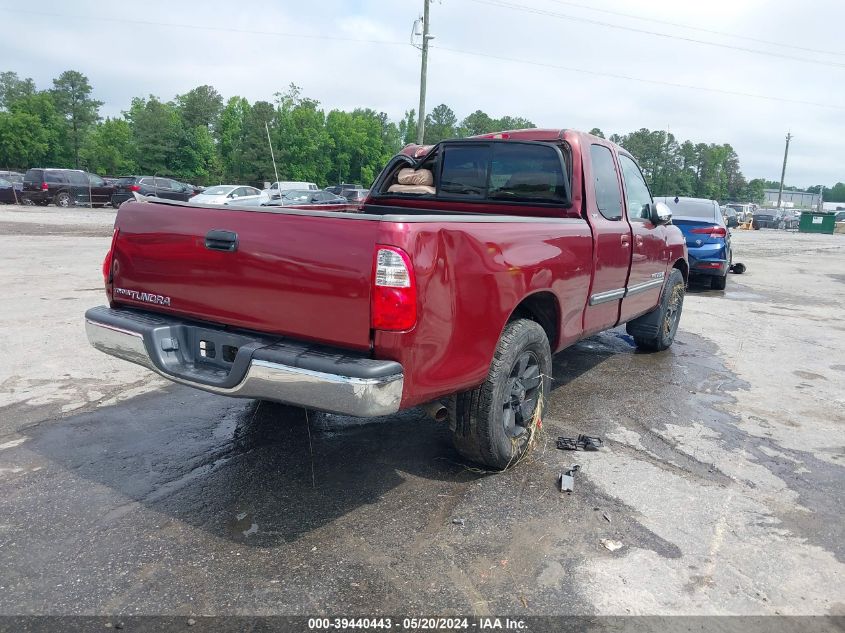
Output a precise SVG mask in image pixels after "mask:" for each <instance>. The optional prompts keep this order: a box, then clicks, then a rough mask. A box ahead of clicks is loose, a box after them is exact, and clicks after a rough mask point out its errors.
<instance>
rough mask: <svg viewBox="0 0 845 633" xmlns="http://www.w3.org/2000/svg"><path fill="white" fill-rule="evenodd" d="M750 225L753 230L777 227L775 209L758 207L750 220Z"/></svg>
mask: <svg viewBox="0 0 845 633" xmlns="http://www.w3.org/2000/svg"><path fill="white" fill-rule="evenodd" d="M751 227H752V228H753V229H754V230H755V231H759V230H760V229H776V228H778V211H777V209H760V210H758V211H755V212H754V217H753V218H752V220H751Z"/></svg>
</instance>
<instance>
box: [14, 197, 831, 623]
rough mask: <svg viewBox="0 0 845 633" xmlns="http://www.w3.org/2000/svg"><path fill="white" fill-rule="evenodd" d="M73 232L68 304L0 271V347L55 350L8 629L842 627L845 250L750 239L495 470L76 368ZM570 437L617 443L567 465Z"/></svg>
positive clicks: (42, 391)
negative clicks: (773, 623) (647, 342)
mask: <svg viewBox="0 0 845 633" xmlns="http://www.w3.org/2000/svg"><path fill="white" fill-rule="evenodd" d="M66 213H68V214H69V218H68V220H67V222H66V226H67V227H70V228H69V229H68V233H67V234H64V235H62V231H61V230H57V233H58V235H54V236H50V237H49V238H42V240H41V241H40V242H39V243H40V244H41V245H42V247H43V248H44V249H45V257H49V253H47V252H46V251H48V250H49V251H51V252H56V251H57V249H59V248H60V247H62V246H63V245H65V244H66V245H67V246H68V248H70V246H71V245H79V247H80V250H79V251H78V252H82V253H83V254H84V255H83V256H82V257H80V261H79V262H76V263H74V264H67V270H65V271H64V272H62V273H61V277H63V282H62V283H63V284H64V285H65V287H63V288H62V291H61V292H53V291H46V290H45V288H47V289H49V285H50V284H51V283H54V280H50V279H48V276H49V275H50V270H51V269H49V268H45V269H41V270H24V269H22V268H21V269H16V271H15V273H14V274H9V275H8V276H4V273H2V272H0V284H3V285H4V286H7V285H13V284H15V283H20V284H21V285H20V286H17V287H18V288H21V289H22V290H21V291H20V293H19V299H17V303H13V304H12V305H11V308H10V309H9V310H8V311H5V312H6V313H5V314H0V320H1V322H0V325H2V326H3V327H4V328H7V329H8V331H12V332H15V333H23V334H26V333H27V332H28V334H29V337H30V338H31V339H32V340H33V341H35V340H40V339H41V338H42V335H41V333H40V332H41V331H42V330H45V329H46V330H50V331H54V332H56V333H57V334H56V335H57V341H56V343H55V344H54V345H52V346H51V345H48V344H43V347H41V348H39V349H40V350H42V353H43V354H44V355H45V356H44V358H43V362H38V361H35V360H33V359H32V358H31V357H28V356H26V355H25V354H23V353H22V352H18V351H17V349H18V348H14V347H13V348H12V349H13V362H12V364H11V366H10V367H7V368H6V369H5V370H4V371H5V372H6V373H5V374H0V387H2V389H0V392H2V400H0V614H44V613H50V614H89V615H94V614H114V613H118V614H126V615H131V614H180V615H189V614H192V615H214V614H233V615H273V614H300V615H315V614H323V613H330V614H338V613H342V614H362V615H364V614H373V613H394V614H396V613H401V614H433V613H464V614H490V613H498V614H517V615H529V614H530V615H540V614H619V615H625V614H678V613H682V614H712V613H733V614H774V613H788V614H830V613H834V614H842V613H843V612H845V599H843V593H842V590H841V588H842V587H843V586H845V584H843V576H842V573H843V557H845V546H843V543H845V521H843V520H842V516H843V508H845V486H843V483H845V476H844V475H845V471H843V460H845V455H843V452H845V448H843V445H845V434H843V430H842V428H843V426H842V425H843V422H845V416H843V408H845V407H844V406H843V405H844V404H845V402H843V397H842V393H841V389H840V387H839V385H841V382H842V379H843V378H845V360H843V359H845V354H843V349H845V327H842V326H841V325H840V324H841V314H842V313H841V307H842V306H841V302H840V300H839V299H838V296H839V295H836V294H834V293H835V292H836V291H838V288H839V287H841V286H840V284H841V280H839V279H835V278H833V277H830V276H822V275H813V276H812V281H808V274H805V273H802V272H800V271H801V270H802V268H805V267H810V266H811V265H812V264H816V266H817V267H818V262H819V260H820V259H821V260H824V261H825V262H827V264H828V265H831V266H833V265H835V264H836V263H837V262H839V263H842V262H843V259H845V258H843V254H845V250H843V246H842V245H845V240H843V239H840V240H838V241H830V240H827V239H826V238H827V237H840V236H812V237H814V238H815V240H816V241H813V242H805V243H802V245H801V247H800V248H796V249H795V255H794V259H793V261H788V262H786V264H784V262H783V261H782V260H783V258H782V257H779V256H778V257H776V256H775V255H774V254H773V253H770V252H769V248H770V244H769V241H768V240H765V241H764V240H761V239H760V237H761V236H762V235H763V234H767V233H768V232H758V233H755V234H741V235H738V236H737V238H736V239H735V243H739V246H741V247H743V248H744V249H745V252H746V253H747V256H746V257H744V258H742V259H741V261H744V262H746V263H747V264H748V265H749V272H748V273H747V274H746V275H744V276H741V277H740V276H732V277H731V279H730V281H729V285H728V289H727V290H726V291H725V292H714V291H710V290H708V289H706V288H703V287H700V286H693V287H692V288H691V289H690V293H689V294H688V297H687V302H686V305H685V314H684V316H683V317H682V321H681V332H680V333H679V336H678V339H677V341H676V344H675V345H674V346H673V347H672V348H671V349H670V350H669V351H667V352H665V353H661V354H641V353H638V352H636V351H635V350H634V348H633V346H632V342H631V340H630V338H629V337H628V336H627V335H626V334H625V333H624V329H617V330H613V331H610V332H606V333H603V334H601V335H598V336H595V337H592V338H590V339H588V340H585V341H583V342H581V343H579V344H577V345H576V346H574V347H572V348H570V349H569V350H566V351H565V352H563V353H561V354H559V355H558V356H557V357H556V358H555V364H554V378H555V382H554V390H553V393H552V396H551V398H550V400H549V402H548V406H547V409H546V412H545V414H544V416H543V432H542V435H541V437H540V443H539V445H538V447H537V449H536V450H535V451H534V453H533V454H532V455H531V457H530V458H528V459H526V460H524V461H523V462H521V463H519V464H518V465H517V466H516V467H514V468H512V469H511V470H509V471H507V472H504V473H500V474H491V473H485V472H483V471H480V470H479V469H477V468H473V467H471V466H468V465H466V464H464V463H463V462H462V461H461V459H460V458H459V457H458V455H457V453H456V452H455V451H454V449H453V448H452V446H451V444H450V440H449V436H448V430H447V428H446V427H445V425H444V424H443V423H437V422H434V421H432V420H430V419H428V418H426V417H425V416H424V415H423V414H422V413H421V412H420V411H416V410H415V411H409V412H404V413H402V414H400V415H397V416H392V417H390V418H383V419H377V420H369V421H362V420H355V419H351V418H343V417H340V416H332V415H325V414H316V413H309V414H307V415H306V413H305V412H304V411H303V410H301V409H296V408H289V407H284V406H281V405H273V404H268V403H260V404H259V403H257V402H254V401H238V400H231V399H227V398H222V397H218V396H214V395H211V394H206V393H201V392H197V391H194V390H191V389H188V388H185V387H181V386H175V385H170V384H168V383H166V382H164V381H161V380H160V379H157V378H154V377H150V376H148V375H147V374H146V373H145V372H144V371H143V370H141V369H140V368H129V369H126V368H124V367H122V365H123V364H122V363H119V361H112V360H108V359H107V357H105V356H102V355H99V354H97V353H96V352H94V351H93V350H88V349H87V348H86V349H83V350H76V354H74V353H72V352H73V351H74V350H75V348H76V347H78V346H77V345H76V342H77V341H78V340H83V341H84V335H82V337H81V339H80V337H79V336H78V334H77V333H76V330H74V328H77V327H78V328H79V329H81V315H82V311H83V310H82V309H81V308H83V306H85V307H87V305H95V304H96V303H97V302H98V301H99V297H97V296H96V294H95V293H93V292H89V291H88V290H87V289H88V288H92V289H93V288H95V287H96V285H97V277H98V275H99V270H98V268H97V264H98V263H99V262H96V261H95V260H96V259H97V258H99V257H100V256H101V254H102V250H104V248H105V247H104V246H103V244H104V243H105V242H106V241H107V239H108V238H102V237H100V238H94V237H85V236H80V235H77V234H75V233H74V232H75V231H76V227H78V226H79V225H80V224H81V222H77V221H76V220H75V218H74V217H73V216H72V213H70V212H66ZM86 213H88V214H90V213H92V212H91V211H87V212H86ZM103 213H104V214H106V212H103ZM95 217H96V216H95ZM102 217H103V218H104V220H103V222H104V223H105V222H107V221H108V217H109V216H108V215H107V214H106V215H103V216H102ZM0 220H2V218H0ZM14 221H16V222H19V223H20V220H19V219H14ZM42 221H43V220H42V217H41V216H39V218H38V222H42ZM87 221H88V220H87V219H86V222H87ZM90 223H91V226H96V222H95V221H91V222H90ZM92 230H96V229H92ZM26 234H27V229H22V230H20V231H18V232H17V233H16V235H26ZM784 235H786V234H784ZM768 237H769V238H770V239H771V233H768ZM789 237H792V238H796V237H799V236H794V235H793V236H789V235H786V236H785V237H783V238H781V237H778V239H787V238H789ZM821 238H824V239H821ZM20 239H22V238H20V237H16V238H11V237H2V236H0V246H2V247H3V249H2V251H0V252H4V253H5V255H4V257H5V258H6V263H7V264H9V263H10V262H11V265H12V266H17V265H21V266H22V265H23V264H22V263H21V262H22V259H23V252H24V249H27V248H28V249H29V250H30V252H31V249H32V248H33V243H26V244H18V243H16V242H15V240H20ZM32 239H33V240H34V238H32ZM43 240H47V242H46V243H45V242H44V241H43ZM49 240H56V241H52V242H51V241H49ZM58 240H64V242H59V241H58ZM16 244H18V245H16ZM16 248H18V249H19V250H15V249H16ZM89 253H90V255H89ZM805 259H806V261H805ZM89 260H90V261H89ZM15 262H18V263H17V264H16V263H15ZM92 263H94V269H93V271H89V270H88V269H87V267H88V266H90V265H91V264H92ZM767 267H771V269H772V275H764V274H763V271H764V270H766V268H767ZM6 270H7V271H9V270H10V266H6ZM52 270H55V269H52ZM772 277H777V279H773V278H772ZM73 288H79V289H81V290H80V292H75V291H74V290H73ZM840 294H841V293H840ZM41 296H45V297H47V299H42V298H41ZM65 296H67V297H70V299H69V300H68V301H64V302H63V301H62V298H63V297H65ZM42 304H43V306H44V309H45V312H46V313H47V314H52V313H53V312H52V311H53V310H55V314H56V315H58V317H59V318H57V320H56V322H55V323H54V324H53V323H50V322H49V321H48V322H46V323H45V322H39V321H36V320H32V319H27V318H26V316H27V314H29V313H30V312H31V311H32V310H35V309H36V308H38V306H41V305H42ZM836 314H838V315H839V317H840V321H838V322H837V321H834V322H833V323H831V319H834V317H835V316H836ZM73 315H78V321H73V318H74V317H73ZM773 315H775V316H773ZM39 344H40V343H39ZM51 350H52V351H51ZM113 363H114V364H113ZM51 376H53V377H52V378H51ZM51 388H52V392H51ZM579 433H585V434H589V435H598V436H601V437H603V438H604V440H605V444H604V447H603V448H602V449H601V450H600V451H598V452H594V453H584V452H580V451H579V452H577V453H575V452H564V451H560V450H557V449H556V448H555V439H556V437H557V436H558V435H577V434H579ZM575 463H578V464H580V465H581V470H580V471H579V472H578V473H576V475H575V487H574V488H575V489H574V492H572V493H571V494H562V493H560V492H558V491H557V489H556V487H555V480H556V477H557V475H558V473H559V472H561V471H562V470H565V469H566V468H568V467H570V466H571V465H572V464H575ZM607 539H610V540H615V541H619V542H620V543H621V544H622V547H621V548H620V549H618V550H616V551H612V552H611V551H609V550H608V549H606V548H605V547H603V546H602V544H601V541H602V540H607Z"/></svg>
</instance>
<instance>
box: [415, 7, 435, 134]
mask: <svg viewBox="0 0 845 633" xmlns="http://www.w3.org/2000/svg"><path fill="white" fill-rule="evenodd" d="M423 2H424V5H423V7H424V8H423V35H422V67H421V69H420V111H419V119H418V120H417V144H418V145H422V144H423V140H424V139H425V82H426V73H427V72H428V41H429V40H431V39H434V36H433V35H429V34H428V31H429V28H428V14H429V5H430V4H431V0H423Z"/></svg>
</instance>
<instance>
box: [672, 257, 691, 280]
mask: <svg viewBox="0 0 845 633" xmlns="http://www.w3.org/2000/svg"><path fill="white" fill-rule="evenodd" d="M672 268H677V269H678V270H680V271H681V274H682V275H683V276H684V285H687V284H688V283H689V264H688V263H687V262H686V260H685V259H679V260H677V261H676V262H675V263H674V264H672Z"/></svg>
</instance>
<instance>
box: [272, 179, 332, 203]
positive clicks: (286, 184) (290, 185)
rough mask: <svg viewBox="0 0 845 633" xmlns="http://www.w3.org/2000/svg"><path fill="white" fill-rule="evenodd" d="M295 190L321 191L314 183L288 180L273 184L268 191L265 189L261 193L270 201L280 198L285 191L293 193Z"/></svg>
mask: <svg viewBox="0 0 845 633" xmlns="http://www.w3.org/2000/svg"><path fill="white" fill-rule="evenodd" d="M294 189H308V190H309V191H319V190H320V188H319V187H318V186H317V185H316V184H315V183H313V182H302V181H294V180H286V181H280V182H274V183H272V184H271V185H270V186H269V187H268V188H267V189H263V190H262V191H261V195H262V196H263V197H265V198H270V199H272V198H279V197H281V194H283V193H284V192H285V191H292V190H294Z"/></svg>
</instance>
